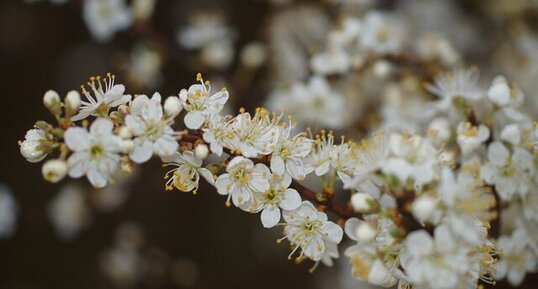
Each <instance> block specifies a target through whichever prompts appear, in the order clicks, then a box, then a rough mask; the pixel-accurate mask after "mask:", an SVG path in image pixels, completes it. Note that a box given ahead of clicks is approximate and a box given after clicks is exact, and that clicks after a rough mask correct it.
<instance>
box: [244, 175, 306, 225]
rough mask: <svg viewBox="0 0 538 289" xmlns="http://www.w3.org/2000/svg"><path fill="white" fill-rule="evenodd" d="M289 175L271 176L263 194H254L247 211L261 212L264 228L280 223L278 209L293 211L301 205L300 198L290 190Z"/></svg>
mask: <svg viewBox="0 0 538 289" xmlns="http://www.w3.org/2000/svg"><path fill="white" fill-rule="evenodd" d="M291 180H292V179H291V177H290V176H289V175H277V174H274V173H273V174H272V175H271V180H270V182H269V189H268V190H266V191H264V192H255V193H254V199H253V201H252V203H251V204H250V206H248V207H247V210H248V211H250V212H253V213H257V212H260V211H261V212H262V213H261V220H262V224H263V226H264V227H265V228H272V227H274V226H276V225H277V224H278V222H279V221H280V215H281V214H280V208H282V209H283V210H288V211H289V210H295V209H297V208H298V207H299V206H300V205H301V196H300V195H299V193H298V192H297V191H296V190H295V189H292V188H290V187H289V186H290V184H291Z"/></svg>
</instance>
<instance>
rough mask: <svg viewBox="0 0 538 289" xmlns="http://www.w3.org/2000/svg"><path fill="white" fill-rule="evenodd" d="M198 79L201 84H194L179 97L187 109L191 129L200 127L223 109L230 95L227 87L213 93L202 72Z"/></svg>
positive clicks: (186, 122) (186, 117)
mask: <svg viewBox="0 0 538 289" xmlns="http://www.w3.org/2000/svg"><path fill="white" fill-rule="evenodd" d="M197 80H198V81H200V84H193V85H191V86H190V87H189V89H188V90H186V89H182V90H181V92H180V93H179V99H180V100H181V103H182V105H183V108H184V109H185V110H186V111H187V115H185V119H184V121H185V125H186V126H187V128H189V129H199V128H200V127H201V126H202V125H203V124H204V122H205V121H206V119H207V118H208V117H210V116H211V115H214V114H217V113H219V112H220V111H221V110H222V107H223V106H224V104H225V103H226V101H228V97H229V94H228V91H227V90H226V89H222V90H221V91H219V92H217V93H215V94H213V95H211V86H210V85H209V82H204V80H203V79H202V76H201V75H200V74H198V76H197Z"/></svg>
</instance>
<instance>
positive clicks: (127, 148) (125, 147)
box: [120, 140, 134, 153]
mask: <svg viewBox="0 0 538 289" xmlns="http://www.w3.org/2000/svg"><path fill="white" fill-rule="evenodd" d="M120 147H121V150H122V151H123V152H124V153H130V152H131V151H132V150H133V148H134V144H133V141H132V140H123V141H121V143H120Z"/></svg>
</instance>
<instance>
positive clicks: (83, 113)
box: [71, 0, 131, 121]
mask: <svg viewBox="0 0 538 289" xmlns="http://www.w3.org/2000/svg"><path fill="white" fill-rule="evenodd" d="M93 1H94V0H92V2H93ZM114 80H115V76H114V75H111V74H108V75H107V76H106V77H105V78H104V79H101V77H99V76H97V77H92V78H90V81H89V82H88V85H89V86H90V88H91V92H89V91H87V90H86V89H85V88H84V87H82V93H83V94H84V96H85V97H86V100H87V101H84V100H83V101H82V106H81V108H80V111H79V113H78V114H77V115H75V116H73V117H72V118H71V121H78V120H83V119H85V118H87V117H88V116H90V115H93V116H99V117H103V116H107V113H108V110H109V109H110V108H111V107H117V106H120V105H122V104H125V103H127V102H128V101H129V100H131V96H130V95H126V94H124V93H125V86H123V85H122V84H115V83H114ZM92 93H93V96H92ZM94 97H95V98H94Z"/></svg>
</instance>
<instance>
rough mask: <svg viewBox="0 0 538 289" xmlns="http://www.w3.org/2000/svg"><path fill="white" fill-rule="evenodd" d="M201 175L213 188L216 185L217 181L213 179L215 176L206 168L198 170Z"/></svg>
mask: <svg viewBox="0 0 538 289" xmlns="http://www.w3.org/2000/svg"><path fill="white" fill-rule="evenodd" d="M198 172H199V173H200V175H201V176H202V177H203V178H204V179H205V180H206V181H207V182H208V183H210V184H211V185H212V186H214V185H215V179H214V178H213V174H212V173H211V172H210V171H209V170H208V169H206V168H201V169H199V170H198Z"/></svg>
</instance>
